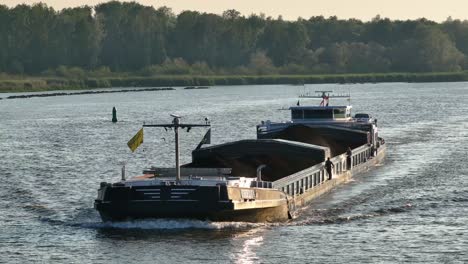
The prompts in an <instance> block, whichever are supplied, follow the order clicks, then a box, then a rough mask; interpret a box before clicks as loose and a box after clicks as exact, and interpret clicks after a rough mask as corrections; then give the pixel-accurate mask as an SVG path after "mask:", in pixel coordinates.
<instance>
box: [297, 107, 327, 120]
mask: <svg viewBox="0 0 468 264" xmlns="http://www.w3.org/2000/svg"><path fill="white" fill-rule="evenodd" d="M332 118H333V111H332V110H328V109H327V110H304V119H332Z"/></svg>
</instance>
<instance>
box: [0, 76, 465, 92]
mask: <svg viewBox="0 0 468 264" xmlns="http://www.w3.org/2000/svg"><path fill="white" fill-rule="evenodd" d="M461 81H468V72H467V71H462V72H441V73H372V74H323V75H261V76H253V75H224V76H220V75H216V76H192V75H163V76H153V77H142V76H133V77H132V76H126V77H114V76H112V77H92V78H59V77H24V76H21V77H18V76H14V77H3V78H0V92H4V93H6V92H37V91H53V90H83V89H94V88H108V87H172V86H213V85H254V84H292V85H298V84H299V85H300V84H320V83H342V84H344V83H380V82H461Z"/></svg>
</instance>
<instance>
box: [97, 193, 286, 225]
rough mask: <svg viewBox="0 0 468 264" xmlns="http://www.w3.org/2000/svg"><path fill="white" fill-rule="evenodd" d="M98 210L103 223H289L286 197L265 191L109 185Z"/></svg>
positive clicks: (99, 202)
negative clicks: (181, 220)
mask: <svg viewBox="0 0 468 264" xmlns="http://www.w3.org/2000/svg"><path fill="white" fill-rule="evenodd" d="M184 190H190V191H184ZM174 193H176V194H177V195H172V194H174ZM157 194H159V195H157ZM94 207H95V208H96V210H98V211H99V214H100V215H101V218H102V220H103V221H123V220H128V219H141V218H189V219H200V220H212V221H244V222H280V221H286V220H288V219H289V215H288V212H289V208H288V201H287V198H286V195H284V194H283V193H282V192H280V191H278V190H274V189H262V188H237V187H226V186H215V187H206V186H203V187H200V186H179V185H174V186H145V187H138V188H135V187H126V186H112V185H110V184H106V185H104V186H102V187H101V189H99V196H98V199H96V200H95V203H94Z"/></svg>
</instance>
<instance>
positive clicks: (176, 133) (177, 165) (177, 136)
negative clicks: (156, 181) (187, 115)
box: [173, 117, 180, 184]
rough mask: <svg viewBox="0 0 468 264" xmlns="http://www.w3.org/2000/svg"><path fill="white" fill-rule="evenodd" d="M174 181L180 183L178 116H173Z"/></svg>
mask: <svg viewBox="0 0 468 264" xmlns="http://www.w3.org/2000/svg"><path fill="white" fill-rule="evenodd" d="M173 123H174V134H175V166H176V182H177V184H179V183H180V163H179V162H180V156H179V117H174V120H173Z"/></svg>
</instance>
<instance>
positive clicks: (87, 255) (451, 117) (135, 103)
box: [0, 83, 468, 263]
mask: <svg viewBox="0 0 468 264" xmlns="http://www.w3.org/2000/svg"><path fill="white" fill-rule="evenodd" d="M303 89H306V90H308V91H311V92H313V91H314V90H334V91H335V92H338V93H347V92H348V91H351V94H352V104H353V107H354V108H353V109H354V113H357V112H367V113H370V114H372V115H373V116H375V117H377V118H378V123H379V127H380V128H381V130H380V135H381V136H382V137H384V138H385V140H386V142H387V143H388V156H387V159H386V161H385V164H384V165H383V166H379V167H377V168H374V169H371V170H369V171H368V172H366V173H363V174H361V175H360V176H359V177H357V178H355V179H354V181H352V182H350V183H348V184H346V185H343V186H340V187H338V188H337V189H335V190H334V191H333V192H332V193H330V194H328V195H326V196H323V197H322V198H320V199H318V200H316V201H315V202H314V203H313V204H311V205H310V206H309V207H307V208H304V209H303V210H302V212H301V213H300V215H299V217H298V218H297V219H294V220H293V221H291V222H288V223H282V224H248V223H217V222H208V221H195V220H170V219H165V220H145V221H133V222H122V223H113V224H109V223H102V222H101V220H100V218H99V217H98V214H97V213H96V211H95V210H94V209H93V201H94V198H95V197H96V190H97V188H98V186H99V183H100V182H101V181H117V180H118V179H119V178H120V169H121V166H122V165H123V164H126V167H127V174H128V175H134V174H139V173H141V170H142V169H143V168H145V167H148V166H150V165H157V166H172V165H173V132H171V131H167V132H166V131H164V130H163V129H156V128H154V129H152V128H148V129H145V142H144V144H143V145H142V146H141V147H140V148H139V149H138V150H137V151H136V152H135V153H131V152H130V150H129V149H128V148H127V146H126V142H127V141H128V140H129V139H130V138H131V137H132V136H133V135H134V134H135V133H136V132H137V131H138V130H139V129H140V127H141V125H142V123H143V122H147V123H152V122H170V121H171V120H170V117H169V114H170V113H176V114H179V115H182V116H183V120H184V121H185V122H203V119H204V118H205V117H209V118H210V120H211V124H212V127H213V129H212V143H214V144H217V143H222V142H227V141H232V140H237V139H245V138H255V125H256V124H257V123H258V122H259V121H260V120H267V119H271V120H285V119H287V118H288V111H282V110H279V109H281V108H283V107H287V106H289V105H294V104H296V102H297V96H298V94H299V93H301V92H302V91H303ZM8 95H10V94H4V95H2V94H0V97H6V96H8ZM346 103H347V102H346V101H339V99H334V100H332V101H331V104H346ZM301 104H303V105H304V104H318V101H314V100H310V99H309V100H301ZM113 106H115V107H116V108H117V113H118V118H119V122H118V123H116V124H113V123H112V122H111V111H112V107H113ZM467 106H468V83H430V84H429V83H422V84H408V83H392V84H355V85H307V86H306V87H305V88H304V87H302V86H286V85H284V86H283V85H278V86H233V87H213V88H211V89H206V90H184V89H181V88H178V89H176V90H174V91H157V92H129V93H116V94H96V95H76V96H63V97H41V98H30V99H11V100H6V99H4V100H0V176H1V183H0V184H1V188H0V262H5V263H30V262H35V263H137V262H138V263H327V262H329V263H349V262H351V263H376V262H379V263H394V262H411V263H415V262H421V263H464V262H465V263H466V262H468V166H467V157H468V148H467V145H468V114H467V112H468V111H467V110H468V107H467ZM205 132H206V130H205V129H200V128H194V129H192V130H191V131H190V132H189V133H187V132H182V133H181V136H182V138H181V142H182V143H181V144H182V150H181V152H182V161H183V162H188V161H190V150H191V149H193V148H194V147H195V146H196V145H197V143H198V141H199V140H200V139H201V138H202V137H203V135H204V133H205Z"/></svg>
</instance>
